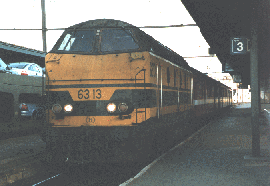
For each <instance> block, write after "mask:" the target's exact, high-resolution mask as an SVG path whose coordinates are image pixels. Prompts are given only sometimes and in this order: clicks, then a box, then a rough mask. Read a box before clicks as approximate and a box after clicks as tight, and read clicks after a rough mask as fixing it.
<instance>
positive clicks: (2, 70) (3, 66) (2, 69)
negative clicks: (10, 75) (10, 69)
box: [0, 58, 7, 73]
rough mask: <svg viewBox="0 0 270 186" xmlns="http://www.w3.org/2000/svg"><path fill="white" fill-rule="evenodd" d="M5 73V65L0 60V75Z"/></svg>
mask: <svg viewBox="0 0 270 186" xmlns="http://www.w3.org/2000/svg"><path fill="white" fill-rule="evenodd" d="M6 72H7V64H6V63H5V62H4V61H3V60H2V59H1V58H0V73H6Z"/></svg>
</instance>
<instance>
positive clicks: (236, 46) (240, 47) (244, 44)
mask: <svg viewBox="0 0 270 186" xmlns="http://www.w3.org/2000/svg"><path fill="white" fill-rule="evenodd" d="M230 51H231V54H246V53H247V52H249V39H247V38H246V37H237V38H231V50H230Z"/></svg>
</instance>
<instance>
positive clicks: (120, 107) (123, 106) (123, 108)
mask: <svg viewBox="0 0 270 186" xmlns="http://www.w3.org/2000/svg"><path fill="white" fill-rule="evenodd" d="M118 110H119V111H120V112H126V111H127V110H128V106H127V104H126V103H120V104H119V105H118Z"/></svg>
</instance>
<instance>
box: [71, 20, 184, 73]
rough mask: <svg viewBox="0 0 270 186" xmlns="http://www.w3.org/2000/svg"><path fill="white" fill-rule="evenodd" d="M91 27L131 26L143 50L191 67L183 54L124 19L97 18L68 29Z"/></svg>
mask: <svg viewBox="0 0 270 186" xmlns="http://www.w3.org/2000/svg"><path fill="white" fill-rule="evenodd" d="M89 28H122V29H125V28H131V29H132V30H133V34H135V36H136V38H137V39H138V44H139V45H140V48H141V50H142V51H149V52H152V53H154V54H156V55H158V56H161V57H163V58H164V59H167V60H169V61H171V62H173V63H174V64H176V65H178V66H181V67H184V68H186V69H189V65H188V63H187V62H186V61H185V60H184V58H183V57H182V56H180V55H179V54H177V53H176V52H174V51H173V50H171V49H169V48H168V47H166V46H164V45H163V44H161V43H160V42H158V41H157V40H155V39H154V38H153V37H152V36H150V35H148V34H146V33H145V32H144V31H142V30H140V29H139V28H138V27H136V26H134V25H132V24H129V23H126V22H124V21H120V20H114V19H96V20H89V21H86V22H82V23H79V24H76V25H73V26H71V27H69V28H68V29H89Z"/></svg>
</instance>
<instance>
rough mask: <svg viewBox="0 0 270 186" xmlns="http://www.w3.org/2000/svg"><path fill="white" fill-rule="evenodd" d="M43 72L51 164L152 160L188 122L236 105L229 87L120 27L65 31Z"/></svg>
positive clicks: (100, 22) (93, 23) (107, 24)
mask: <svg viewBox="0 0 270 186" xmlns="http://www.w3.org/2000/svg"><path fill="white" fill-rule="evenodd" d="M45 66H46V86H45V91H46V98H45V99H46V101H45V102H46V108H47V110H46V120H45V122H44V123H45V124H44V128H43V130H42V133H41V137H42V139H43V141H45V142H46V149H47V152H49V153H48V154H49V155H48V156H47V157H48V159H49V160H50V161H52V160H55V159H57V158H58V159H60V160H61V161H67V160H68V161H70V162H123V161H144V160H148V159H149V158H151V154H153V153H154V152H155V151H156V150H157V149H158V148H159V147H160V146H161V144H166V143H167V142H171V141H173V140H176V139H177V136H179V135H183V132H182V131H183V128H189V127H192V123H191V122H189V121H191V120H192V119H194V118H203V117H205V116H210V115H213V114H215V113H217V111H220V110H221V109H224V108H225V107H227V106H229V105H231V103H232V102H231V89H230V88H229V87H227V86H225V85H223V84H222V83H220V82H218V81H216V80H214V79H212V78H210V77H208V76H207V75H205V74H202V73H201V72H199V71H197V70H195V69H194V68H192V67H190V66H189V65H188V63H187V62H186V61H185V60H184V58H183V57H181V56H180V55H179V54H177V53H176V52H174V51H173V50H171V49H169V48H168V47H166V46H164V45H163V44H161V43H160V42H158V41H157V40H155V39H154V38H153V37H151V36H150V35H148V34H146V33H145V32H144V31H142V30H141V29H139V28H138V27H136V26H134V25H132V24H129V23H126V22H123V21H120V20H113V19H96V20H89V21H86V22H82V23H79V24H76V25H73V26H70V27H68V28H66V29H65V31H64V32H63V34H62V35H61V37H60V38H59V39H58V41H57V42H56V44H55V45H54V47H53V48H52V50H51V51H50V52H49V53H48V54H47V55H46V58H45ZM49 160H48V161H49Z"/></svg>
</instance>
